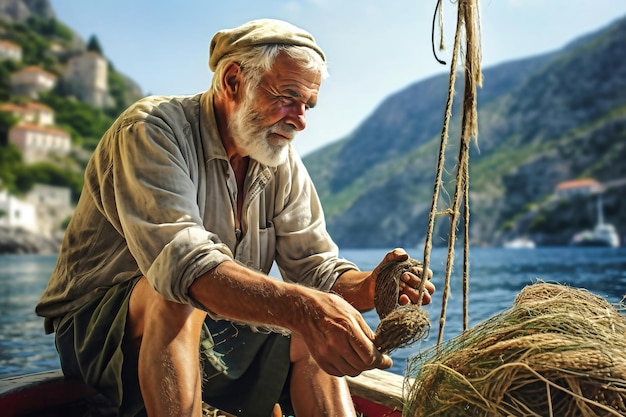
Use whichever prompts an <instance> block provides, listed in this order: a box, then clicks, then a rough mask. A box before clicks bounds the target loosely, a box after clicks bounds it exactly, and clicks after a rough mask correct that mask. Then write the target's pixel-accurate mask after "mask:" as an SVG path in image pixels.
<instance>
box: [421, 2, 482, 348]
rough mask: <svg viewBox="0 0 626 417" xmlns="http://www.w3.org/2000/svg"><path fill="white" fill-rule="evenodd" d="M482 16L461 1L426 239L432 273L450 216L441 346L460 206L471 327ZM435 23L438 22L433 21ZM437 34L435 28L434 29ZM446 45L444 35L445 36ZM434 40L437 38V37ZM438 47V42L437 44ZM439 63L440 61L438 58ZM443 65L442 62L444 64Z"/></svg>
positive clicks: (473, 6) (465, 298) (465, 301)
mask: <svg viewBox="0 0 626 417" xmlns="http://www.w3.org/2000/svg"><path fill="white" fill-rule="evenodd" d="M437 12H439V13H440V16H441V15H442V1H441V0H438V2H437V7H436V9H435V14H436V13H437ZM479 20H480V19H479V13H478V0H458V12H457V27H456V34H455V39H454V47H453V51H452V62H451V64H450V77H449V86H448V96H447V100H446V109H445V116H444V123H443V128H442V132H441V143H440V148H439V156H438V160H437V168H436V172H435V184H434V188H433V198H432V202H431V210H430V213H429V216H428V226H427V230H426V238H425V244H424V270H428V267H429V264H430V258H431V251H432V236H433V230H434V225H435V218H436V217H437V216H438V215H443V214H447V215H449V216H450V232H449V235H448V256H447V260H446V269H445V276H444V288H443V294H442V307H441V316H440V319H439V334H438V338H437V343H438V344H441V342H442V340H443V329H444V325H445V319H446V310H447V302H448V298H449V294H450V277H451V275H452V267H453V264H454V248H455V244H456V230H457V225H458V221H459V207H460V205H461V203H463V204H464V206H463V218H464V247H463V252H464V259H463V329H464V330H467V328H468V321H469V319H468V312H467V310H468V292H469V215H470V213H469V144H470V142H471V140H472V138H474V139H477V137H478V117H477V108H476V104H477V100H476V95H477V87H478V86H480V85H482V72H481V67H480V61H481V50H480V24H479ZM433 22H434V19H433ZM441 22H442V18H441V17H440V31H441V32H442V29H441V28H442V25H441ZM433 31H434V27H433ZM463 35H464V37H465V39H464V40H465V48H464V52H465V61H464V64H465V65H464V82H465V86H464V94H463V106H462V120H461V134H460V144H459V154H458V161H457V175H456V186H455V192H454V197H453V200H452V203H451V206H450V208H448V209H447V210H444V211H441V212H440V211H439V210H438V208H437V202H438V200H439V193H440V190H441V184H442V176H443V170H444V164H445V153H446V148H447V145H448V135H449V129H450V120H451V118H452V103H453V97H454V93H455V88H454V86H455V83H456V74H457V71H456V69H457V62H458V58H459V56H460V55H461V53H460V51H461V42H462V37H463ZM441 37H442V41H441V45H443V35H441ZM433 40H434V36H433ZM433 44H434V43H433ZM437 60H438V61H440V60H439V59H438V58H437ZM440 62H441V61H440ZM425 284H426V282H425V280H423V281H422V283H421V285H420V293H421V292H423V291H424V288H425Z"/></svg>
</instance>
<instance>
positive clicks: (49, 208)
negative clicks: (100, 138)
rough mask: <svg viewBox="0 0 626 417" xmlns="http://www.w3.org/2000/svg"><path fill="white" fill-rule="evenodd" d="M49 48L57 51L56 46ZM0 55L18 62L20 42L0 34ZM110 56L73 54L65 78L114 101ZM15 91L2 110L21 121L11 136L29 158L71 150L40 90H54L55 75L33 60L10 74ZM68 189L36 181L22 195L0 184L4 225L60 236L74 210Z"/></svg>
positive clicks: (94, 98)
mask: <svg viewBox="0 0 626 417" xmlns="http://www.w3.org/2000/svg"><path fill="white" fill-rule="evenodd" d="M50 53H55V49H54V48H52V50H51V51H50ZM0 59H1V60H13V61H17V62H20V61H21V59H22V48H21V47H20V46H19V45H17V44H15V43H13V42H11V41H8V40H0ZM107 71H108V67H107V62H106V60H105V59H104V58H103V57H102V56H100V54H98V53H96V52H93V51H85V52H82V53H80V54H77V55H76V56H73V57H71V58H69V60H68V61H67V65H66V69H65V74H64V78H65V79H64V81H65V84H66V85H68V86H70V88H71V89H72V94H73V95H74V96H75V97H76V98H77V99H78V100H80V101H81V102H84V103H86V104H89V105H91V106H93V107H98V108H105V107H107V106H110V105H111V104H112V99H111V97H110V96H109V94H108V86H107ZM10 80H11V93H12V95H14V96H15V97H19V98H20V100H19V103H20V104H16V103H14V102H4V103H0V112H5V113H10V114H11V115H12V116H13V117H14V118H15V119H17V120H18V123H17V124H15V125H13V126H11V127H10V129H9V131H8V135H7V136H8V137H7V141H8V143H12V144H14V145H15V146H16V147H17V148H18V149H19V150H20V151H21V153H22V160H23V162H24V163H25V164H34V163H37V162H42V161H51V160H58V159H59V158H63V157H64V156H66V155H68V154H69V153H70V152H71V151H72V147H73V145H72V138H71V135H70V133H68V132H66V131H64V130H63V129H61V128H59V127H57V126H55V114H54V111H53V110H52V109H51V108H49V107H48V106H46V105H44V104H42V103H39V102H38V101H37V99H38V98H39V95H40V93H42V92H47V91H50V90H52V89H53V88H54V87H55V85H56V83H57V82H58V79H57V76H55V75H54V74H51V73H49V72H47V71H45V70H44V69H42V68H40V67H38V66H34V65H30V66H26V67H24V68H22V69H21V70H19V71H17V72H14V73H12V74H11V79H10ZM73 209H74V207H73V204H72V200H71V193H70V189H69V188H66V187H58V186H52V185H47V184H35V185H34V186H33V187H32V189H31V190H30V191H29V192H28V193H26V194H25V195H23V196H15V195H11V194H9V193H8V191H7V190H5V189H3V187H1V186H0V228H2V229H3V230H6V231H8V233H18V232H20V231H27V232H32V233H34V234H37V235H40V236H42V237H44V238H49V239H53V240H55V241H59V240H60V238H61V237H62V235H63V227H62V225H63V223H64V221H66V220H67V219H68V218H69V217H70V216H71V215H72V212H73Z"/></svg>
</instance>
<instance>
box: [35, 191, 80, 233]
mask: <svg viewBox="0 0 626 417" xmlns="http://www.w3.org/2000/svg"><path fill="white" fill-rule="evenodd" d="M24 202H25V203H28V204H31V205H32V206H33V207H35V214H36V216H37V231H38V233H42V234H45V235H47V236H51V237H53V236H54V235H55V234H56V233H59V232H61V223H62V222H63V220H65V219H66V218H67V217H69V216H71V215H72V213H73V211H74V208H73V206H72V197H71V191H70V189H69V188H67V187H57V186H54V185H47V184H35V185H34V186H33V189H32V190H30V191H29V192H28V194H27V195H26V197H25V198H24Z"/></svg>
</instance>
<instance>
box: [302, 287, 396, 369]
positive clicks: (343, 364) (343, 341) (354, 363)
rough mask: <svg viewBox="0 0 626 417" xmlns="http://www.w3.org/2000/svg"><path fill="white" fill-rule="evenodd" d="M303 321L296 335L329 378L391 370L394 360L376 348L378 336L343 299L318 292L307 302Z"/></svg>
mask: <svg viewBox="0 0 626 417" xmlns="http://www.w3.org/2000/svg"><path fill="white" fill-rule="evenodd" d="M300 320H302V323H300V325H299V326H297V328H296V329H295V330H294V331H295V332H296V333H297V334H298V336H300V337H301V338H302V339H303V341H304V343H305V344H306V345H307V347H308V349H309V352H310V353H311V356H312V357H313V358H314V359H315V360H316V361H317V363H318V365H319V366H320V367H321V368H322V369H323V370H324V371H325V372H327V373H328V374H331V375H335V376H344V375H350V376H356V375H358V374H360V373H361V372H363V371H365V370H367V369H373V368H379V369H387V368H389V367H391V365H392V361H391V358H390V357H389V356H387V355H383V354H381V353H380V352H379V351H378V350H377V349H376V347H375V346H374V343H373V340H374V334H373V332H372V330H371V329H370V327H369V326H368V324H367V323H366V321H365V319H364V318H363V316H362V315H361V313H359V312H358V311H357V310H356V309H355V308H354V307H352V306H351V305H350V304H349V303H348V302H347V301H345V300H344V299H343V298H341V297H340V296H338V295H336V294H329V293H320V292H316V293H315V295H314V296H313V297H310V298H309V299H308V300H307V301H306V307H305V310H304V311H302V316H301V317H300Z"/></svg>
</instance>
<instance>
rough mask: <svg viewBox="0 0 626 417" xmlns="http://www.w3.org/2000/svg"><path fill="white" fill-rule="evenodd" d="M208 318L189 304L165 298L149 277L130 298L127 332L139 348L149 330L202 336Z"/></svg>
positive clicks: (138, 285) (142, 281) (142, 279)
mask: <svg viewBox="0 0 626 417" xmlns="http://www.w3.org/2000/svg"><path fill="white" fill-rule="evenodd" d="M205 317H206V313H205V312H203V311H201V310H198V309H196V308H194V307H192V306H190V305H188V304H180V303H176V302H174V301H170V300H167V299H165V298H164V297H163V296H162V295H161V294H159V293H158V292H157V291H156V290H155V289H154V288H153V287H152V285H151V284H150V282H148V279H147V278H146V277H141V279H140V280H139V281H138V282H137V284H136V285H135V287H134V288H133V291H132V293H131V296H130V302H129V308H128V329H127V330H128V331H129V336H130V337H131V338H132V340H133V342H134V343H136V344H138V345H139V344H141V340H142V339H143V336H144V334H145V332H146V331H152V330H156V331H160V330H164V331H169V332H175V333H176V334H179V335H184V334H185V333H186V332H190V333H192V334H194V335H195V333H198V334H199V332H200V330H201V328H202V322H203V321H204V319H205Z"/></svg>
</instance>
